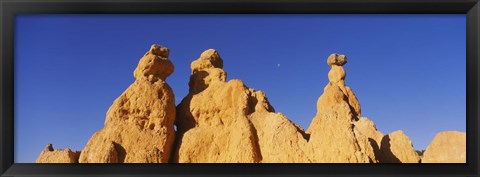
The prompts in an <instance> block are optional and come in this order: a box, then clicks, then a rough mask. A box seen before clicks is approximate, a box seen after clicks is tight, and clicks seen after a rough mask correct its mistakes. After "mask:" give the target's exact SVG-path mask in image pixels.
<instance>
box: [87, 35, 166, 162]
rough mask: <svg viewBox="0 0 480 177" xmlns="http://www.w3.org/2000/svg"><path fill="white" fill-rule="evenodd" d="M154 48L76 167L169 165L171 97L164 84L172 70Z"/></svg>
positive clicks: (163, 52) (163, 53) (160, 48)
mask: <svg viewBox="0 0 480 177" xmlns="http://www.w3.org/2000/svg"><path fill="white" fill-rule="evenodd" d="M168 56H169V50H168V49H167V48H165V47H163V46H160V45H157V44H154V45H152V46H151V48H150V50H149V51H148V52H147V53H146V54H145V55H144V56H143V58H142V59H140V62H139V63H138V66H137V68H136V69H135V71H134V76H135V79H136V80H135V82H134V83H133V84H132V85H130V86H129V87H128V88H127V90H125V92H123V93H122V95H120V96H119V97H118V98H117V99H116V100H115V101H114V102H113V104H112V106H111V107H110V109H109V110H108V111H107V115H106V119H105V124H104V125H105V126H104V128H102V129H101V130H99V131H97V132H96V133H95V134H94V135H93V136H92V137H91V139H90V140H89V141H88V143H87V145H86V146H85V148H84V149H83V150H82V153H81V155H80V159H79V162H80V163H165V162H169V159H170V156H171V153H172V149H173V143H174V139H175V131H174V122H175V116H176V115H175V97H174V95H173V91H172V89H171V88H170V86H169V85H168V84H167V83H166V82H165V81H166V78H167V77H168V76H169V75H170V74H172V73H173V70H174V66H173V64H172V63H171V62H170V60H169V59H168Z"/></svg>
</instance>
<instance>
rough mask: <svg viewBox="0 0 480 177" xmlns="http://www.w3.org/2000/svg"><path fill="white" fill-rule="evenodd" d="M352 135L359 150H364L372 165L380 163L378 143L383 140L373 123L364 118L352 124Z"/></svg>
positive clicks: (381, 134)
mask: <svg viewBox="0 0 480 177" xmlns="http://www.w3.org/2000/svg"><path fill="white" fill-rule="evenodd" d="M354 125H355V127H354V133H355V137H357V139H358V144H359V145H360V148H361V149H364V150H365V152H366V153H367V156H368V157H369V158H370V159H371V160H372V162H374V163H378V162H380V158H381V156H382V155H381V152H380V143H381V141H382V138H383V133H382V132H380V131H379V130H377V127H376V126H375V123H373V121H371V120H370V119H368V118H366V117H361V118H360V119H359V120H358V121H356V122H354Z"/></svg>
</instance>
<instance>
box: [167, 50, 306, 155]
mask: <svg viewBox="0 0 480 177" xmlns="http://www.w3.org/2000/svg"><path fill="white" fill-rule="evenodd" d="M222 67H223V60H222V59H221V57H220V55H219V54H218V52H217V51H215V50H213V49H209V50H206V51H205V52H203V53H202V54H201V55H200V58H199V59H197V60H195V61H193V62H192V64H191V69H192V75H191V77H190V82H189V87H190V91H189V94H188V95H187V96H186V97H185V98H184V99H183V100H182V102H181V103H180V104H179V105H178V106H177V119H176V125H177V129H178V141H177V147H176V151H175V156H174V162H181V163H185V162H307V161H308V160H307V157H306V155H305V154H304V153H303V150H302V147H303V144H301V143H306V140H305V139H304V138H303V136H304V133H303V132H302V130H301V128H299V127H298V126H296V125H295V124H293V123H292V122H291V121H289V120H288V119H287V118H286V117H285V116H283V115H281V114H276V113H275V111H274V109H273V107H272V106H271V105H270V103H269V102H268V100H267V98H266V97H265V94H264V93H263V92H261V91H254V90H253V89H251V88H248V87H247V86H245V84H244V83H243V82H242V81H240V80H230V81H228V82H226V76H227V74H226V72H225V71H224V70H223V69H222Z"/></svg>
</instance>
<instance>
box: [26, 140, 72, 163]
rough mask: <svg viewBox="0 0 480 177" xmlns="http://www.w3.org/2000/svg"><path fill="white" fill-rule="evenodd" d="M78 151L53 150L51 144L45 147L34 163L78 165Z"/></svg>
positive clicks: (67, 149)
mask: <svg viewBox="0 0 480 177" xmlns="http://www.w3.org/2000/svg"><path fill="white" fill-rule="evenodd" d="M79 156H80V151H75V152H73V151H72V150H70V149H69V148H66V149H53V145H52V144H48V145H47V146H45V148H44V149H43V151H42V152H41V153H40V155H39V156H38V158H37V160H36V161H35V163H78V157H79Z"/></svg>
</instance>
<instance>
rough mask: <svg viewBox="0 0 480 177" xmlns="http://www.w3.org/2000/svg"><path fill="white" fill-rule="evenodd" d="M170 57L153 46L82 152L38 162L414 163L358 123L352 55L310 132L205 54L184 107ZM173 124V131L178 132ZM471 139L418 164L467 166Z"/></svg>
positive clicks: (441, 147)
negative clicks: (350, 79)
mask: <svg viewBox="0 0 480 177" xmlns="http://www.w3.org/2000/svg"><path fill="white" fill-rule="evenodd" d="M168 56H169V50H168V49H167V48H165V47H163V46H159V45H156V44H154V45H152V46H151V48H150V50H149V51H147V53H146V54H145V55H144V56H143V57H142V58H141V59H140V61H139V63H138V66H137V68H136V69H135V71H134V73H133V75H134V77H135V79H136V80H135V81H134V83H133V84H131V85H130V86H129V87H128V88H127V89H126V90H125V91H124V92H123V93H122V94H121V95H120V96H119V97H118V98H117V99H116V100H115V101H114V102H113V104H112V105H111V107H110V108H109V110H108V111H107V114H106V119H105V123H104V127H103V128H102V129H100V130H99V131H97V132H96V133H95V134H94V135H93V136H92V137H91V139H90V140H89V141H88V143H87V144H86V146H85V148H84V149H83V150H82V151H81V152H72V151H71V150H70V149H68V148H67V149H64V150H54V149H53V147H52V145H51V144H49V145H47V146H46V147H45V149H44V150H43V151H42V152H41V154H40V156H39V157H38V159H37V160H36V162H37V163H166V162H179V163H196V162H208V163H218V162H242V163H257V162H261V163H282V162H285V163H296V162H297V163H305V162H314V163H418V162H419V161H420V157H419V156H418V154H417V153H416V152H415V150H414V149H413V145H412V143H411V141H410V140H409V139H408V137H407V136H406V135H405V134H404V133H403V132H402V131H395V132H393V133H390V134H388V135H383V133H381V132H380V131H379V130H377V128H376V126H375V124H374V123H373V122H372V121H371V120H369V119H368V118H366V117H360V116H361V108H360V104H359V102H358V99H357V97H356V96H355V94H354V93H353V91H352V89H350V88H349V87H347V86H346V85H345V76H346V72H345V70H344V69H343V67H342V66H343V65H344V64H346V63H347V57H346V56H345V55H340V54H332V55H330V56H329V57H328V59H327V64H328V65H329V66H330V71H329V73H328V79H329V83H328V84H327V85H326V86H325V88H324V93H323V94H322V95H321V96H320V97H319V99H318V101H317V114H316V115H315V117H314V118H313V120H312V122H311V124H310V126H309V128H308V130H307V131H306V132H305V131H304V130H303V128H301V127H300V126H298V125H297V124H295V123H293V122H291V121H290V120H289V119H288V118H287V117H286V116H285V115H283V114H282V113H277V112H275V109H274V108H273V106H272V105H271V104H270V103H269V101H268V99H267V97H266V94H265V93H264V92H262V91H256V90H254V89H252V88H248V87H247V86H246V85H245V84H244V83H243V82H242V81H241V80H236V79H233V80H230V81H228V82H227V73H226V72H225V71H224V70H223V59H222V58H221V57H220V55H219V54H218V52H217V51H215V50H213V49H209V50H206V51H204V52H203V53H202V54H201V55H200V57H199V58H198V59H197V60H195V61H193V62H192V63H191V66H190V67H191V70H192V73H191V76H190V81H189V83H188V86H189V93H188V95H187V96H186V97H185V98H183V100H182V101H181V102H180V104H179V105H178V106H175V97H174V94H173V91H172V89H171V88H170V86H169V85H168V84H167V83H166V79H167V77H168V76H169V75H170V74H172V73H173V71H174V66H173V64H172V63H171V62H170V60H169V59H168ZM174 125H176V127H177V130H176V131H175V129H174ZM465 145H466V136H465V133H460V132H442V133H439V134H438V135H437V136H436V137H435V139H434V140H433V141H432V143H431V144H430V145H429V147H428V148H427V150H426V151H425V154H424V158H423V159H422V162H427V163H428V162H465V161H466V152H465V151H466V150H465Z"/></svg>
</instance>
